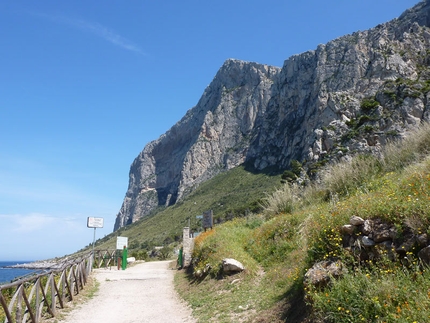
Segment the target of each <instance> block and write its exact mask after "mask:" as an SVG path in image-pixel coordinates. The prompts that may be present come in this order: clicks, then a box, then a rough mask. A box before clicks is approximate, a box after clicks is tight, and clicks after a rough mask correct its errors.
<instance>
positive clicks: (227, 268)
mask: <svg viewBox="0 0 430 323" xmlns="http://www.w3.org/2000/svg"><path fill="white" fill-rule="evenodd" d="M222 270H223V273H224V274H227V275H230V274H235V273H239V272H241V271H244V270H245V267H244V266H243V265H242V263H240V262H239V261H237V260H236V259H232V258H225V259H223V260H222Z"/></svg>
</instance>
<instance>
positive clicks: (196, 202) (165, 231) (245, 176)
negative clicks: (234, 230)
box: [96, 167, 281, 254]
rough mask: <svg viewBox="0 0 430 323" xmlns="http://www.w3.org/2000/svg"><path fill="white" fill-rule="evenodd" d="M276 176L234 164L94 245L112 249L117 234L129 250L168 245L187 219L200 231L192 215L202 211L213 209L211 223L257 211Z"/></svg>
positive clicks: (277, 181) (178, 235)
mask: <svg viewBox="0 0 430 323" xmlns="http://www.w3.org/2000/svg"><path fill="white" fill-rule="evenodd" d="M280 180H281V179H280V175H273V174H267V173H253V172H249V171H247V170H245V167H236V168H234V169H232V170H230V171H228V172H226V173H223V174H220V175H218V176H216V177H215V178H213V179H211V180H209V181H207V182H205V183H203V184H202V185H201V186H200V187H199V188H198V189H196V190H195V191H194V192H193V193H192V194H190V195H189V196H187V198H186V199H185V200H183V201H181V202H179V203H177V204H176V205H174V206H172V207H168V208H164V209H159V210H156V211H155V212H154V214H153V215H152V216H149V217H147V218H144V219H141V220H139V221H137V222H135V223H133V224H132V225H129V226H127V227H125V228H121V229H120V230H118V231H116V232H114V233H112V234H110V235H108V236H106V237H104V238H102V239H99V240H98V241H97V242H96V248H97V249H115V246H116V237H117V236H125V237H128V238H129V252H130V253H131V254H133V253H134V252H137V251H140V250H141V251H144V252H146V251H150V250H151V248H152V247H153V246H162V245H169V244H171V243H172V242H174V241H179V240H180V239H182V229H183V227H184V226H188V221H190V224H191V228H192V229H193V230H194V231H200V230H201V223H200V222H199V221H200V220H197V219H196V216H197V215H201V214H203V212H204V211H208V210H213V213H214V223H215V224H217V223H221V222H225V221H226V220H230V219H232V218H233V217H242V216H245V215H246V214H248V213H250V212H258V211H259V210H261V208H262V207H261V202H262V198H264V197H265V196H268V195H269V194H271V193H272V192H273V191H274V190H276V188H277V187H279V185H280V183H281V181H280ZM188 219H189V220H188Z"/></svg>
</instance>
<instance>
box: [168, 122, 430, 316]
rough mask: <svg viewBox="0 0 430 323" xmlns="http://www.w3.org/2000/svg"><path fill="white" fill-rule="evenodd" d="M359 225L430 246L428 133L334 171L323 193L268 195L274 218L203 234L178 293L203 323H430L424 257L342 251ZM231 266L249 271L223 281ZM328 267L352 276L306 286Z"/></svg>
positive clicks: (318, 188) (429, 277)
mask: <svg viewBox="0 0 430 323" xmlns="http://www.w3.org/2000/svg"><path fill="white" fill-rule="evenodd" d="M262 197H263V196H262ZM351 216H360V217H362V218H365V219H380V220H382V221H384V222H385V223H389V224H392V225H394V226H395V227H396V228H397V229H398V236H397V237H396V238H397V239H400V240H401V239H406V237H404V236H402V235H403V234H404V232H409V233H413V234H420V235H421V236H425V237H427V241H428V237H430V126H429V125H428V124H426V125H424V126H423V128H422V129H418V130H417V131H416V132H415V133H414V134H412V135H411V136H410V137H408V138H407V139H406V140H404V141H403V142H402V143H394V144H392V145H390V146H388V147H386V149H385V151H384V152H383V154H382V156H381V157H379V158H376V157H372V156H356V157H355V158H354V159H352V160H351V161H348V162H341V163H338V164H336V165H332V166H330V168H328V169H327V170H326V172H324V174H323V176H322V181H321V182H320V183H318V184H317V183H314V184H311V185H308V186H305V187H304V186H301V185H294V184H288V185H285V186H283V187H281V188H279V189H277V190H276V191H275V192H274V194H272V195H271V196H266V208H265V210H263V211H261V212H257V213H255V214H252V215H249V216H247V217H244V218H238V219H235V220H233V221H229V222H226V223H224V224H221V225H219V226H216V227H215V229H214V230H211V231H210V232H206V233H205V234H202V235H200V236H199V237H197V238H196V241H195V251H194V259H195V263H194V267H193V268H191V269H190V270H189V271H188V272H183V271H181V272H179V273H178V274H177V275H176V278H175V283H176V287H177V290H178V291H179V292H180V294H181V295H182V297H183V298H184V299H185V300H187V301H188V302H189V303H190V305H191V306H192V308H193V311H194V314H195V316H196V317H197V318H198V319H199V322H289V323H291V322H390V323H391V322H429V321H430V270H429V269H428V267H426V266H424V265H423V263H422V262H421V261H420V260H419V258H418V257H417V253H416V249H414V248H412V249H411V251H410V252H407V253H406V256H405V257H404V258H399V257H398V256H397V257H392V256H391V257H389V255H387V254H386V253H385V252H383V250H382V251H381V252H380V254H378V257H376V258H375V259H373V260H372V259H370V260H367V261H363V260H358V259H357V258H355V257H354V255H352V254H351V253H350V251H349V250H348V249H345V248H344V247H343V246H342V233H341V230H340V227H341V226H342V225H343V224H347V223H349V219H350V217H351ZM405 230H406V231H405ZM227 257H232V258H235V259H237V260H239V261H240V262H242V263H243V264H244V265H245V267H246V270H245V271H244V272H242V273H240V274H238V275H234V276H225V275H223V273H222V270H221V267H220V264H221V260H222V259H223V258H227ZM324 259H338V260H340V261H342V262H343V263H344V265H346V266H347V269H348V271H347V273H346V274H344V275H343V276H342V277H341V278H340V279H337V280H332V281H331V283H330V284H329V285H328V286H325V287H320V288H317V287H314V286H311V285H305V284H304V274H305V273H306V271H307V270H308V269H309V268H310V267H311V266H312V265H313V264H315V263H316V262H318V261H321V260H324ZM202 272H203V273H206V275H203V276H202V275H201V273H202ZM196 273H198V275H196Z"/></svg>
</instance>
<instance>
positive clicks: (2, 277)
mask: <svg viewBox="0 0 430 323" xmlns="http://www.w3.org/2000/svg"><path fill="white" fill-rule="evenodd" d="M30 262H33V261H0V285H1V284H7V283H10V282H11V281H12V280H14V279H16V278H18V277H22V276H25V275H28V274H31V273H34V272H36V271H37V270H32V269H23V268H6V267H7V266H13V265H17V264H27V263H30Z"/></svg>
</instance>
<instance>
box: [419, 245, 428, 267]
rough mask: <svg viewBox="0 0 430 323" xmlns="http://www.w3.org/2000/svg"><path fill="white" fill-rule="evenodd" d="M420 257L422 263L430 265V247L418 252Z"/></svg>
mask: <svg viewBox="0 0 430 323" xmlns="http://www.w3.org/2000/svg"><path fill="white" fill-rule="evenodd" d="M418 257H419V258H420V259H421V261H422V262H423V263H424V264H426V265H430V246H427V247H425V248H423V249H421V250H420V251H419V252H418Z"/></svg>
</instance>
